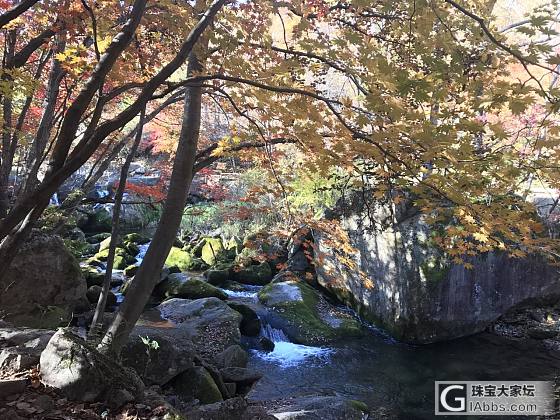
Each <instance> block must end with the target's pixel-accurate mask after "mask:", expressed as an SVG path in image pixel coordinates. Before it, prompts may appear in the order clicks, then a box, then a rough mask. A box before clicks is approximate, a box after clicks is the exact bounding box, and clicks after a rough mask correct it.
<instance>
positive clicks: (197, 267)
mask: <svg viewBox="0 0 560 420" xmlns="http://www.w3.org/2000/svg"><path fill="white" fill-rule="evenodd" d="M206 269H208V264H206V263H205V262H204V261H202V258H193V261H192V264H191V266H190V268H189V270H192V271H204V270H206Z"/></svg>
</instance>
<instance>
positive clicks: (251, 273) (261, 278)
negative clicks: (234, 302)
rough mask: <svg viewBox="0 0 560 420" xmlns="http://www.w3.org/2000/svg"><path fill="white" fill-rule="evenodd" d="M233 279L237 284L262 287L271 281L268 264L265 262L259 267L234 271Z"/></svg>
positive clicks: (270, 270) (252, 266)
mask: <svg viewBox="0 0 560 420" xmlns="http://www.w3.org/2000/svg"><path fill="white" fill-rule="evenodd" d="M233 278H234V280H235V281H237V282H239V283H243V284H252V285H257V286H264V285H265V284H268V283H270V281H271V280H272V269H271V268H270V264H268V263H267V262H266V261H265V262H262V263H260V264H259V265H251V266H249V267H245V268H238V269H235V270H234V271H233Z"/></svg>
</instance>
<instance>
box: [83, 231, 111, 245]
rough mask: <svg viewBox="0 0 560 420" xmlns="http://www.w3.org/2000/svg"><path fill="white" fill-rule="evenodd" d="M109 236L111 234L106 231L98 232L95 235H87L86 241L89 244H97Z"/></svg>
mask: <svg viewBox="0 0 560 420" xmlns="http://www.w3.org/2000/svg"><path fill="white" fill-rule="evenodd" d="M109 237H111V234H110V233H108V232H103V233H98V234H96V235H91V236H88V237H87V238H86V242H87V243H89V244H98V243H100V242H103V241H104V240H105V239H107V238H109Z"/></svg>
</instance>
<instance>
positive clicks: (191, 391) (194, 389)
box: [170, 366, 223, 404]
mask: <svg viewBox="0 0 560 420" xmlns="http://www.w3.org/2000/svg"><path fill="white" fill-rule="evenodd" d="M170 385H171V387H172V388H173V390H174V391H175V392H176V393H177V394H178V395H179V396H181V397H182V398H184V399H186V400H192V399H197V400H199V401H200V403H202V404H212V403H215V402H218V401H223V396H222V394H221V392H220V389H219V388H218V386H217V385H216V382H214V379H213V378H212V375H210V373H209V372H208V371H207V370H206V369H205V368H204V367H202V366H195V367H193V368H191V369H189V370H187V371H186V372H184V373H182V374H180V375H178V376H177V377H176V378H174V379H173V381H171V383H170Z"/></svg>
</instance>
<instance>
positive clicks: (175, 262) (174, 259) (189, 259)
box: [165, 247, 194, 271]
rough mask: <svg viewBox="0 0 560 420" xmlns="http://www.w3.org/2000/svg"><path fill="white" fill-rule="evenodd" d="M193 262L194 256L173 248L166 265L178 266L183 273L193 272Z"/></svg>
mask: <svg viewBox="0 0 560 420" xmlns="http://www.w3.org/2000/svg"><path fill="white" fill-rule="evenodd" d="M193 260H194V258H193V256H192V255H191V254H189V253H188V252H186V251H183V250H182V249H181V248H177V247H172V248H171V250H170V251H169V255H168V256H167V259H166V260H165V265H167V266H176V267H178V268H179V269H180V270H181V271H188V270H192V265H193V264H194V261H193Z"/></svg>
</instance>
